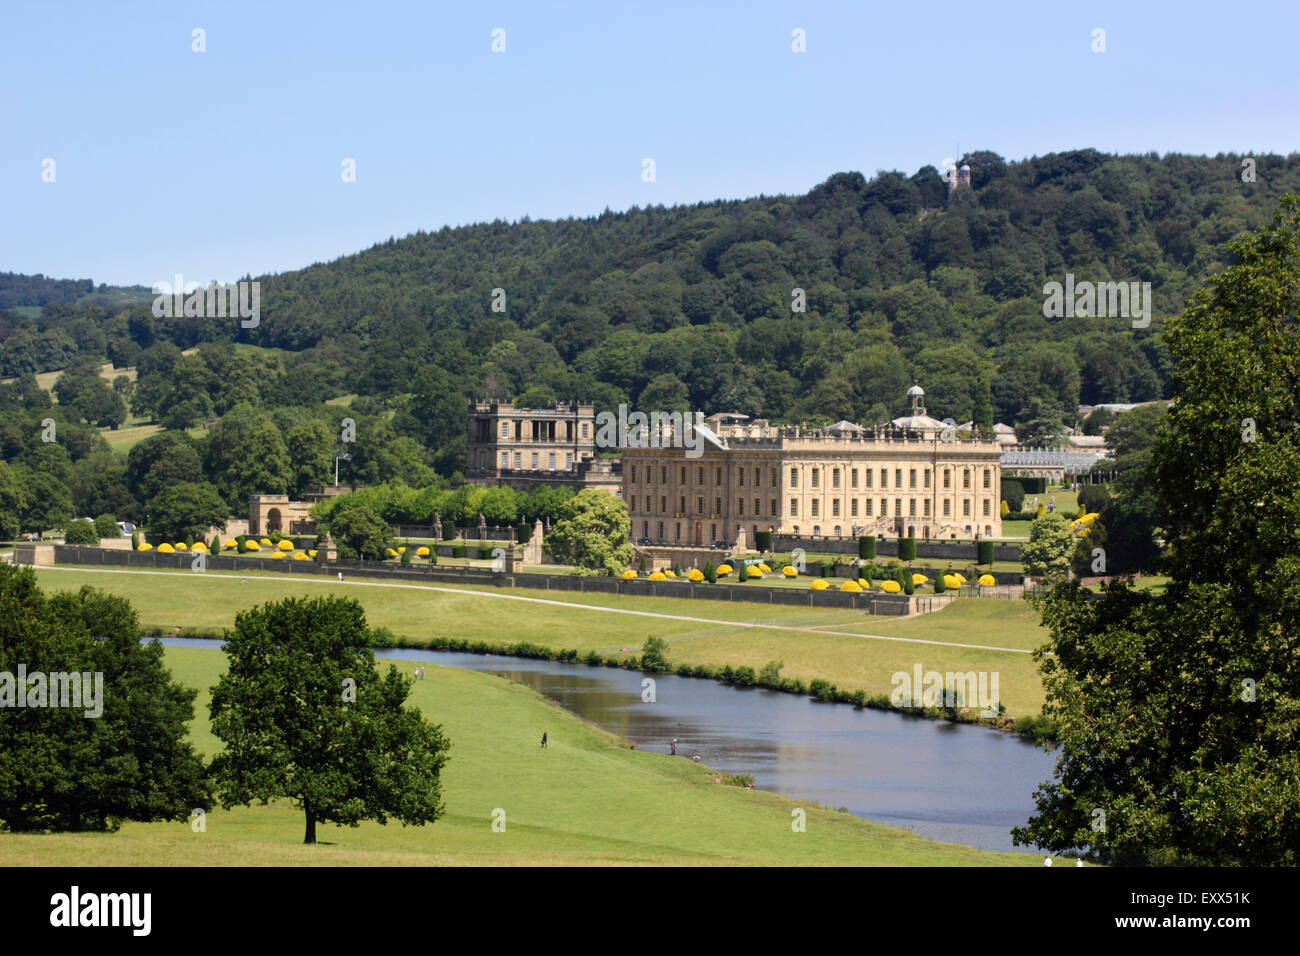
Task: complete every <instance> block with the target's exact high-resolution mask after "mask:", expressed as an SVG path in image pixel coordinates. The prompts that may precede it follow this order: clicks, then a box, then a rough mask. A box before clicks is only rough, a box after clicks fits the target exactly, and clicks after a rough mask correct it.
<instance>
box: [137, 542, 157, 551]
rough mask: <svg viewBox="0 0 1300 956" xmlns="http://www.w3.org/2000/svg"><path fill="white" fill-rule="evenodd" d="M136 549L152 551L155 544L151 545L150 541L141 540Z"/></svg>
mask: <svg viewBox="0 0 1300 956" xmlns="http://www.w3.org/2000/svg"><path fill="white" fill-rule="evenodd" d="M135 549H136V550H137V551H152V550H153V545H151V544H150V543H149V542H148V541H141V542H140V543H139V544H138V545H136V548H135Z"/></svg>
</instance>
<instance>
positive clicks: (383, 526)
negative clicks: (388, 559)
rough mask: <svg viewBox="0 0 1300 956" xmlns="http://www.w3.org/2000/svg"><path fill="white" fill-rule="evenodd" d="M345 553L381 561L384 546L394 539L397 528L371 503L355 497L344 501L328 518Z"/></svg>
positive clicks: (333, 532) (337, 541) (327, 527)
mask: <svg viewBox="0 0 1300 956" xmlns="http://www.w3.org/2000/svg"><path fill="white" fill-rule="evenodd" d="M325 528H326V530H328V531H329V533H330V536H331V537H332V538H333V539H334V543H335V544H337V545H338V546H339V554H340V556H342V557H348V558H352V557H361V558H366V559H369V560H372V561H382V560H383V557H384V549H385V548H388V547H389V546H390V545H392V543H393V535H394V534H395V531H394V530H393V528H392V527H391V526H390V525H389V524H388V523H387V522H386V521H384V519H383V518H381V517H379V515H377V514H375V512H374V510H373V509H371V507H370V506H369V505H367V504H365V503H363V502H362V501H360V500H358V499H356V498H350V500H347V501H341V502H339V504H338V505H336V506H335V507H334V508H333V509H332V510H331V511H330V512H329V518H328V519H327V520H326V522H325Z"/></svg>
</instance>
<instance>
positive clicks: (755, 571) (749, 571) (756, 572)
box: [745, 564, 763, 578]
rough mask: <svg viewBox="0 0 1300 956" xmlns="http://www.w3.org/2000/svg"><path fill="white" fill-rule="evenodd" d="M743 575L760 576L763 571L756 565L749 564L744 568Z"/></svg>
mask: <svg viewBox="0 0 1300 956" xmlns="http://www.w3.org/2000/svg"><path fill="white" fill-rule="evenodd" d="M745 575H746V577H751V578H761V577H762V576H763V572H762V570H760V569H759V567H758V566H757V565H754V564H751V565H750V566H749V567H747V568H746V569H745Z"/></svg>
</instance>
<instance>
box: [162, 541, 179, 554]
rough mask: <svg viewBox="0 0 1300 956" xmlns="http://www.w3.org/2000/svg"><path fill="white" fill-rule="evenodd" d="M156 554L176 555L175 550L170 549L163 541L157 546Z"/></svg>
mask: <svg viewBox="0 0 1300 956" xmlns="http://www.w3.org/2000/svg"><path fill="white" fill-rule="evenodd" d="M158 553H159V554H175V553H176V549H175V548H173V547H172V546H171V545H170V544H168V543H167V542H166V541H164V542H163V543H162V544H160V545H158Z"/></svg>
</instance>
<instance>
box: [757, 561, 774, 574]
mask: <svg viewBox="0 0 1300 956" xmlns="http://www.w3.org/2000/svg"><path fill="white" fill-rule="evenodd" d="M758 570H760V571H762V572H763V573H764V574H771V573H772V569H771V568H769V567H768V566H767V562H766V561H764V562H762V563H761V564H759V566H758Z"/></svg>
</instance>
